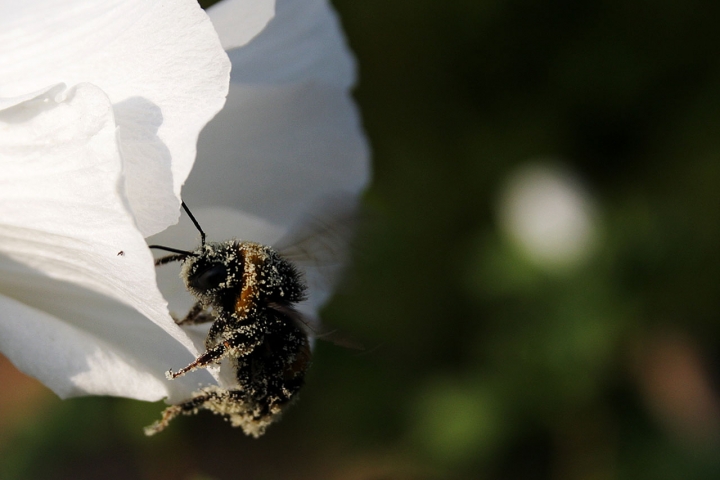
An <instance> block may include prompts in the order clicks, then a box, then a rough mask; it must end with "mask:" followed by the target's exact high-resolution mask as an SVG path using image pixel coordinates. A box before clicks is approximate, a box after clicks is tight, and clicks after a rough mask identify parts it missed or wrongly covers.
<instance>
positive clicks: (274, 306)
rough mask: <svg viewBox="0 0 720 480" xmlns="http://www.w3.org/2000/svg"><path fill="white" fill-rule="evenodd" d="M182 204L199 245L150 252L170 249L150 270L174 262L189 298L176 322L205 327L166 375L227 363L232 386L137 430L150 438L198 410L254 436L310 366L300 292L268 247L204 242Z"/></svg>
mask: <svg viewBox="0 0 720 480" xmlns="http://www.w3.org/2000/svg"><path fill="white" fill-rule="evenodd" d="M182 206H183V208H184V209H185V212H186V213H187V214H188V216H189V217H190V219H191V220H192V222H193V224H194V225H195V227H196V228H197V229H198V230H199V231H200V235H201V245H200V246H199V247H198V248H197V249H195V250H194V251H183V250H177V249H173V248H169V247H163V246H160V245H151V246H150V248H155V249H161V250H166V251H170V252H173V254H172V255H169V256H166V257H162V258H159V259H157V260H156V262H155V265H156V266H159V265H164V264H166V263H169V262H175V261H179V262H181V263H182V269H181V273H180V276H181V278H182V279H183V281H184V283H185V286H186V287H187V289H188V291H189V292H190V293H191V294H192V295H193V296H194V297H195V298H196V300H197V301H196V303H195V304H194V306H193V307H192V308H191V309H190V311H189V312H188V314H187V315H186V316H185V318H183V319H180V320H176V322H177V324H178V325H196V324H201V323H210V322H212V325H211V327H210V330H209V332H208V334H207V337H206V339H205V349H206V350H205V352H203V353H202V354H200V356H198V357H197V358H196V359H195V361H193V362H192V363H190V364H189V365H187V366H185V367H183V368H181V369H180V370H178V371H176V372H173V371H172V370H170V371H168V372H167V373H166V375H167V377H168V379H174V378H177V377H179V376H181V375H183V374H185V373H187V372H191V371H193V370H196V369H199V368H205V367H208V366H210V365H213V364H217V363H219V362H220V361H221V360H223V359H225V358H227V359H229V361H230V365H231V367H232V369H233V372H234V376H235V380H236V382H237V383H236V384H235V385H233V386H232V387H231V388H221V387H219V386H208V387H204V388H202V389H200V390H199V391H197V392H195V393H194V394H193V397H192V398H190V399H189V400H187V401H185V402H183V403H179V404H177V405H171V406H169V407H167V408H166V409H165V410H164V411H163V413H162V418H161V419H160V420H159V421H157V422H155V423H154V424H153V425H151V426H149V427H146V428H145V433H146V434H147V435H153V434H155V433H158V432H160V431H162V430H163V429H164V428H165V427H167V426H168V424H169V422H170V421H171V420H172V419H174V418H175V417H177V416H178V415H181V414H182V415H192V414H196V413H197V412H198V411H199V410H202V409H205V410H209V411H211V412H213V413H215V414H218V415H222V416H224V417H225V418H226V419H227V420H228V421H229V422H230V423H231V424H232V425H233V426H234V427H241V428H242V429H243V431H244V432H245V433H246V434H247V435H252V436H254V437H259V436H260V435H262V434H263V433H264V432H265V429H266V427H267V426H268V425H270V424H271V423H273V422H274V421H275V420H277V419H278V418H279V416H280V415H281V413H282V411H283V410H284V408H285V407H287V406H288V405H289V404H290V403H291V402H292V400H293V399H294V398H295V396H296V394H297V393H298V391H299V390H300V388H301V387H302V385H303V383H304V379H305V373H306V371H307V369H308V367H309V365H310V360H311V350H310V340H309V338H308V334H307V331H306V329H307V328H308V326H307V324H306V322H305V321H304V320H303V318H302V317H301V315H300V313H298V312H297V311H296V310H295V304H297V303H298V302H300V301H302V300H303V299H304V298H305V295H306V290H307V287H306V284H305V281H304V280H303V277H302V275H301V274H300V272H299V271H298V270H297V268H296V267H295V266H294V265H293V264H292V263H291V262H290V261H288V260H286V259H285V258H283V256H281V255H280V254H279V253H278V252H277V251H276V250H275V249H273V248H272V247H269V246H266V245H261V244H258V243H254V242H246V241H239V240H228V241H225V242H219V243H206V242H205V233H204V232H203V230H202V229H201V228H200V225H199V224H198V222H197V221H196V220H195V218H194V217H193V215H192V214H191V213H190V211H189V210H188V208H187V206H186V205H185V203H183V204H182Z"/></svg>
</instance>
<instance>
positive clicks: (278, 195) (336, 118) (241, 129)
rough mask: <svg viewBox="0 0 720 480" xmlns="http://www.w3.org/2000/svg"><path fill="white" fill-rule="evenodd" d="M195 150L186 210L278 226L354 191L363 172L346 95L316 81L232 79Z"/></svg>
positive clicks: (362, 150)
mask: <svg viewBox="0 0 720 480" xmlns="http://www.w3.org/2000/svg"><path fill="white" fill-rule="evenodd" d="M198 151H199V161H198V165H197V167H196V168H195V170H194V171H193V174H192V175H191V176H190V178H189V179H188V182H187V184H186V185H185V188H184V190H183V198H184V199H185V200H186V203H188V205H190V207H191V208H194V207H195V206H197V207H201V206H209V205H212V206H220V207H229V208H235V209H239V210H241V211H242V212H245V213H249V214H251V215H254V216H256V217H260V218H263V219H265V220H267V221H269V222H270V223H273V224H275V225H278V226H281V227H285V228H287V227H290V226H292V225H293V224H295V223H297V222H298V221H299V220H300V219H301V218H302V217H303V216H304V215H308V212H309V209H310V208H311V206H313V205H314V204H316V203H317V202H318V200H319V199H322V198H324V197H327V196H329V195H332V194H336V193H339V192H347V193H351V194H358V193H359V192H360V191H362V189H363V188H364V187H365V185H366V184H367V181H368V179H369V174H370V167H369V159H368V157H369V153H368V148H367V144H366V143H365V139H364V136H363V134H362V131H361V128H360V125H359V118H358V115H357V112H356V110H355V106H354V105H353V103H352V101H351V99H350V96H349V94H348V93H347V92H346V91H345V90H344V89H341V88H337V87H332V86H327V85H320V84H304V85H297V86H286V87H264V88H263V87H246V86H243V85H239V84H234V83H232V84H231V89H230V94H229V96H228V102H227V105H226V107H225V108H224V109H223V111H222V112H220V114H218V116H217V117H216V118H215V119H214V120H213V121H212V122H211V123H210V124H209V125H208V127H207V128H206V129H205V130H203V133H202V134H201V136H200V141H199V143H198ZM206 230H208V231H209V232H212V231H213V228H211V227H210V226H208V227H207V228H206ZM238 235H239V236H242V232H239V233H238Z"/></svg>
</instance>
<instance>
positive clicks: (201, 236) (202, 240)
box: [180, 202, 205, 253]
mask: <svg viewBox="0 0 720 480" xmlns="http://www.w3.org/2000/svg"><path fill="white" fill-rule="evenodd" d="M182 207H183V209H184V210H185V213H187V214H188V217H190V220H192V222H193V224H194V225H195V228H197V229H198V231H199V232H200V243H201V245H202V246H205V232H203V229H202V228H200V224H199V223H198V221H197V220H195V217H194V216H193V214H192V213H190V209H189V208H188V206H187V205H185V202H182ZM180 253H182V252H180Z"/></svg>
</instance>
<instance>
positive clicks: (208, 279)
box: [190, 265, 227, 290]
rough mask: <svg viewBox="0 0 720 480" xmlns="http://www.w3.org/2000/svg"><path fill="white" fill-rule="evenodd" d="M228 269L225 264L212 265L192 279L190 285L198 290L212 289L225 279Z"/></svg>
mask: <svg viewBox="0 0 720 480" xmlns="http://www.w3.org/2000/svg"><path fill="white" fill-rule="evenodd" d="M226 278H227V269H226V268H225V266H224V265H211V266H209V267H207V268H206V269H204V270H201V271H200V272H198V273H197V274H196V275H194V276H193V278H192V279H190V285H192V286H193V287H194V288H196V289H198V290H210V289H211V288H215V287H217V286H218V285H220V284H221V283H222V282H224V281H225V279H226Z"/></svg>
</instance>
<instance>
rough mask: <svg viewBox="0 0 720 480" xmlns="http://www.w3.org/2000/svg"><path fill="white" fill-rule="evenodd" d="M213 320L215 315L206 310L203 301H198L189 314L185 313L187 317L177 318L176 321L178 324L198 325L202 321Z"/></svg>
mask: <svg viewBox="0 0 720 480" xmlns="http://www.w3.org/2000/svg"><path fill="white" fill-rule="evenodd" d="M213 320H215V317H214V316H213V315H212V314H211V313H209V312H206V311H205V307H203V304H202V303H200V302H197V303H196V304H195V305H193V306H192V308H191V309H190V311H189V312H188V313H187V315H185V318H183V319H182V320H178V319H175V323H177V324H178V325H198V324H201V323H207V322H212V321H213Z"/></svg>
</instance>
